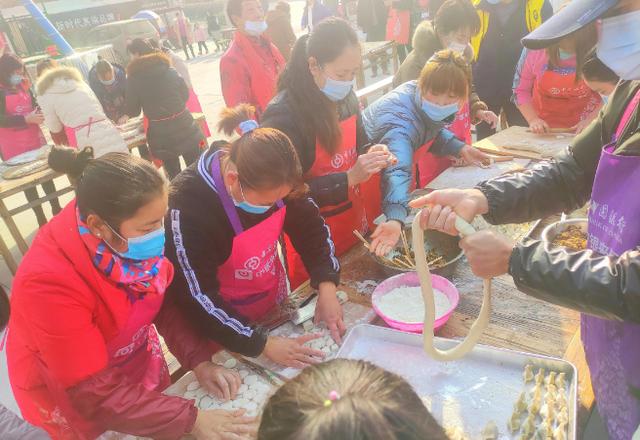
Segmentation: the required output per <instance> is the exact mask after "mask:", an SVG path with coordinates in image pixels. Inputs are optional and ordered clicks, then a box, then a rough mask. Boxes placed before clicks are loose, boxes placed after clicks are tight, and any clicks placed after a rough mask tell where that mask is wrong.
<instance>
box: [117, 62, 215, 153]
mask: <svg viewBox="0 0 640 440" xmlns="http://www.w3.org/2000/svg"><path fill="white" fill-rule="evenodd" d="M127 74H128V78H127V89H126V93H125V96H126V102H125V111H126V113H127V115H129V116H131V117H134V116H138V115H139V114H140V110H142V111H143V112H144V115H145V116H146V117H147V118H149V129H148V132H147V141H148V142H149V147H150V148H151V152H152V153H153V154H154V155H155V156H156V157H158V158H159V159H164V158H165V157H175V156H176V155H180V154H182V153H183V152H187V151H191V150H192V149H193V148H194V147H199V146H200V147H201V146H204V142H205V140H204V139H205V138H204V136H203V134H202V132H201V131H200V127H199V126H198V124H197V123H196V121H195V120H194V119H193V116H191V113H190V112H189V110H187V108H186V103H187V100H188V99H189V89H188V88H187V85H186V83H185V82H184V80H183V79H182V77H180V75H179V74H178V72H176V70H175V69H173V68H172V67H171V61H170V60H169V58H168V57H167V55H165V54H163V53H160V52H156V53H152V54H149V55H144V56H142V57H140V58H137V59H134V60H133V61H131V63H129V66H128V67H127Z"/></svg>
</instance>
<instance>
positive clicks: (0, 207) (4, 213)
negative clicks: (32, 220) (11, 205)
mask: <svg viewBox="0 0 640 440" xmlns="http://www.w3.org/2000/svg"><path fill="white" fill-rule="evenodd" d="M0 217H2V219H3V220H4V222H5V223H6V225H7V228H9V232H10V233H11V236H12V237H13V239H14V240H15V241H16V244H17V245H18V249H20V252H22V254H23V255H24V254H26V253H27V250H28V249H29V246H28V245H27V242H26V241H25V239H24V238H23V237H22V234H20V230H19V229H18V226H17V225H16V222H14V221H13V217H12V216H11V214H9V210H8V209H7V206H6V205H5V204H4V199H0Z"/></svg>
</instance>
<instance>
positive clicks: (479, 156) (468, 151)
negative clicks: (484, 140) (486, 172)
mask: <svg viewBox="0 0 640 440" xmlns="http://www.w3.org/2000/svg"><path fill="white" fill-rule="evenodd" d="M460 157H461V158H462V160H464V161H465V163H466V164H467V165H475V166H480V165H483V164H485V163H489V162H490V159H489V156H488V155H487V154H485V153H483V152H482V151H480V150H478V149H477V148H473V147H472V146H471V145H465V146H464V147H462V150H460Z"/></svg>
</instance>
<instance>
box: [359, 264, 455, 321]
mask: <svg viewBox="0 0 640 440" xmlns="http://www.w3.org/2000/svg"><path fill="white" fill-rule="evenodd" d="M431 284H432V285H433V288H434V289H438V290H439V291H440V292H442V293H444V294H445V295H446V296H447V298H449V303H450V304H451V308H450V309H449V310H448V311H447V312H446V313H445V314H444V315H442V316H441V317H440V318H439V319H436V320H435V322H434V323H433V331H434V332H435V331H437V330H439V329H440V327H442V326H443V325H445V323H446V322H447V321H448V320H449V318H450V317H451V314H452V313H453V311H454V310H455V308H456V307H458V302H459V301H460V293H459V292H458V289H456V286H454V285H453V284H452V283H451V281H449V280H448V279H446V278H443V277H441V276H438V275H434V274H431ZM416 286H420V281H419V280H418V273H417V272H407V273H402V274H400V275H396V276H393V277H391V278H388V279H386V280H384V281H383V282H381V283H380V284H378V287H376V289H375V290H374V291H373V295H372V296H371V302H372V304H373V309H374V310H375V311H376V313H377V314H378V316H380V317H381V318H382V319H384V322H386V323H387V324H388V325H389V327H392V328H395V329H398V330H402V331H406V332H413V333H422V330H423V328H424V323H422V322H420V323H415V322H414V323H409V322H402V321H396V320H395V319H392V318H390V317H388V316H387V315H385V314H384V313H382V311H381V310H380V309H379V308H378V301H379V300H380V298H381V297H382V296H384V295H386V294H387V293H389V292H391V291H392V290H393V289H395V288H398V287H416Z"/></svg>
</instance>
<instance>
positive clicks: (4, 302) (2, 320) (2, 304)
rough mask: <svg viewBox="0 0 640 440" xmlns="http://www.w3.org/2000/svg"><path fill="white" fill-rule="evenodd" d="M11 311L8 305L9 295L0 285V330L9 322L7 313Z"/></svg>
mask: <svg viewBox="0 0 640 440" xmlns="http://www.w3.org/2000/svg"><path fill="white" fill-rule="evenodd" d="M10 313H11V306H10V305H9V297H8V296H7V292H5V291H4V288H3V287H2V286H0V331H2V330H4V328H5V327H6V326H7V324H8V323H9V314H10Z"/></svg>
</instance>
